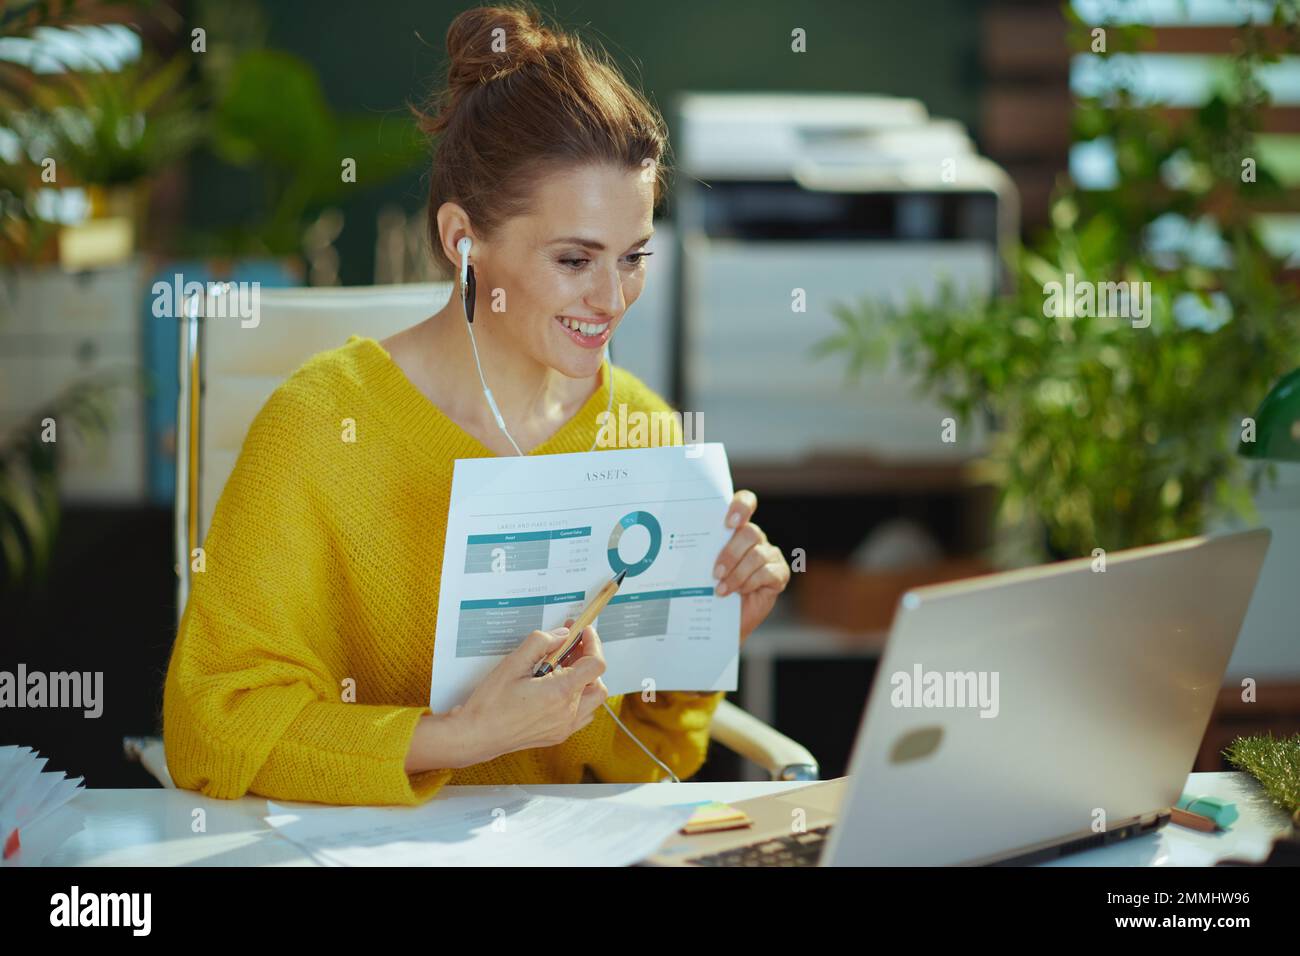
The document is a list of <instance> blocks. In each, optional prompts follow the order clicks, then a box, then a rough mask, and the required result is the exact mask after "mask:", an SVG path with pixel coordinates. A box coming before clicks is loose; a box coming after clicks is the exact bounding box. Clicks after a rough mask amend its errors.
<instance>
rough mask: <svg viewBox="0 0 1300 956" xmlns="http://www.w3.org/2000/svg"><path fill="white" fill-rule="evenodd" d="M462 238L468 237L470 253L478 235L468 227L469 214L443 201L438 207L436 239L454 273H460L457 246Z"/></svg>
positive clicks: (459, 207)
mask: <svg viewBox="0 0 1300 956" xmlns="http://www.w3.org/2000/svg"><path fill="white" fill-rule="evenodd" d="M462 239H469V241H470V243H471V253H470V254H471V255H472V254H473V246H474V245H477V243H478V237H477V236H476V235H474V230H473V229H472V228H471V227H470V222H469V216H468V215H467V214H466V213H465V210H464V209H463V208H462V207H461V206H459V205H458V204H456V203H454V202H445V203H443V204H442V205H441V206H439V207H438V241H439V244H440V245H441V247H442V254H443V256H444V257H445V258H446V260H447V261H448V262H450V263H452V266H453V268H454V269H455V271H456V273H457V274H459V273H460V258H461V257H460V250H459V249H458V248H457V246H458V245H459V244H460V241H461V240H462Z"/></svg>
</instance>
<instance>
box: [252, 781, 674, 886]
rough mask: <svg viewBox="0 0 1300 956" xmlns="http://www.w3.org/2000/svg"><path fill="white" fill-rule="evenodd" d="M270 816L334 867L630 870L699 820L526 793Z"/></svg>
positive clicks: (282, 811) (513, 790) (507, 789)
mask: <svg viewBox="0 0 1300 956" xmlns="http://www.w3.org/2000/svg"><path fill="white" fill-rule="evenodd" d="M266 807H267V813H268V816H267V817H266V822H267V823H268V824H269V825H270V826H272V827H273V828H274V829H275V830H276V832H277V833H279V834H280V835H281V836H283V837H284V838H285V839H287V840H289V841H290V842H292V843H293V844H295V845H296V846H298V847H299V848H301V849H302V850H303V851H304V852H306V853H307V854H308V855H309V856H311V857H312V858H313V859H314V860H315V861H316V862H317V863H320V864H322V865H325V866H627V865H629V864H632V863H636V862H638V861H639V860H643V859H645V858H646V857H648V856H650V855H651V854H652V853H654V852H655V851H656V850H657V849H658V848H659V847H660V846H662V845H663V843H664V841H665V840H667V839H668V838H669V837H670V836H672V835H673V834H674V833H676V832H677V831H678V830H679V829H680V828H681V827H682V826H683V825H684V824H685V823H686V821H687V820H689V819H690V817H691V814H692V813H693V812H694V808H693V807H645V806H633V805H628V804H619V803H611V802H608V801H605V800H579V799H572V798H566V797H550V796H539V795H535V794H530V793H528V792H527V791H526V790H524V789H523V788H521V787H516V786H504V787H490V788H486V789H484V790H481V791H478V792H474V793H468V794H466V793H458V794H454V795H439V796H436V797H434V798H433V799H432V800H430V801H429V802H428V803H426V804H423V805H421V806H419V807H338V808H333V807H330V808H321V809H316V808H314V807H313V808H309V809H297V808H290V807H283V806H280V805H278V804H275V803H272V802H271V801H269V800H268V801H267V804H266Z"/></svg>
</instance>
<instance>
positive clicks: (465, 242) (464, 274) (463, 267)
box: [456, 236, 474, 298]
mask: <svg viewBox="0 0 1300 956" xmlns="http://www.w3.org/2000/svg"><path fill="white" fill-rule="evenodd" d="M472 248H474V240H472V239H471V238H470V237H469V236H461V238H460V240H459V241H458V242H457V243H456V251H457V252H459V253H460V294H461V298H464V297H465V283H466V281H467V280H468V279H469V251H470V249H472Z"/></svg>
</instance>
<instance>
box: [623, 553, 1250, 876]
mask: <svg viewBox="0 0 1300 956" xmlns="http://www.w3.org/2000/svg"><path fill="white" fill-rule="evenodd" d="M1269 538H1270V533H1269V531H1268V530H1267V529H1262V528H1261V529H1256V530H1253V531H1246V532H1242V533H1237V534H1229V535H1220V536H1212V537H1198V538H1191V539H1188V540H1185V541H1176V542H1173V543H1170V544H1164V545H1156V546H1153V547H1147V548H1135V549H1133V550H1130V551H1119V552H1115V553H1113V554H1109V555H1105V556H1104V564H1102V563H1101V557H1099V558H1098V559H1088V558H1084V559H1079V560H1075V561H1064V562H1061V563H1059V564H1052V565H1046V566H1043V567H1038V568H1032V569H1029V570H1023V571H1013V572H1009V573H1006V574H996V575H989V576H987V577H982V578H973V579H970V580H968V581H959V582H955V583H952V584H941V585H936V586H933V587H925V588H918V589H916V590H914V591H910V592H908V593H907V594H906V595H904V596H903V598H902V600H901V602H900V605H899V608H898V613H897V614H896V616H895V618H894V624H893V628H892V630H891V632H890V635H889V641H888V644H887V645H886V647H885V652H884V656H883V658H882V660H881V663H880V667H879V668H878V670H877V672H876V678H875V682H874V685H873V688H872V692H871V696H870V698H869V701H868V706H867V710H866V712H865V714H864V715H863V723H862V726H861V727H859V730H858V735H857V741H856V743H855V745H854V752H853V757H852V760H851V762H850V764H849V772H848V775H847V776H846V777H841V778H839V779H836V780H831V781H827V782H825V783H819V784H810V785H809V786H807V787H803V788H799V789H798V790H794V791H790V792H787V793H783V794H780V795H773V796H767V797H759V798H757V799H753V800H745V801H741V802H740V803H738V804H735V805H736V806H738V807H740V808H741V809H743V810H745V811H746V812H747V813H748V814H749V815H750V817H752V818H753V820H754V825H753V826H752V827H749V828H745V829H740V830H730V831H723V832H720V833H709V834H696V835H692V836H685V835H678V836H676V837H674V838H673V839H672V840H670V841H669V842H668V843H666V844H665V845H664V847H663V848H662V849H661V850H660V852H659V853H657V854H656V855H655V856H654V857H652V858H651V859H650V860H649V861H647V862H649V863H652V864H663V865H671V866H681V865H695V866H731V865H740V866H747V865H748V866H753V865H760V866H764V865H812V864H816V865H821V866H858V865H887V866H898V865H941V864H981V863H996V862H1021V861H1024V862H1029V861H1032V860H1034V859H1038V858H1043V857H1047V856H1054V855H1059V854H1060V853H1063V852H1069V851H1071V850H1075V849H1083V848H1087V847H1090V846H1096V845H1100V844H1102V843H1106V842H1110V841H1112V840H1116V839H1123V838H1125V837H1129V836H1134V835H1138V834H1141V833H1144V832H1148V831H1150V830H1153V829H1155V828H1156V827H1158V826H1160V825H1162V824H1163V823H1164V822H1166V821H1167V820H1168V808H1169V807H1170V806H1172V805H1174V804H1175V803H1176V802H1177V800H1178V797H1179V795H1180V793H1181V790H1182V787H1183V784H1184V783H1185V782H1186V779H1187V774H1188V773H1189V772H1190V771H1191V768H1192V763H1193V761H1194V760H1195V757H1196V753H1197V749H1198V748H1199V746H1200V743H1201V738H1202V736H1203V735H1204V733H1205V728H1206V725H1207V724H1208V722H1209V719H1210V711H1211V709H1212V708H1213V706H1214V702H1215V698H1216V695H1217V694H1218V691H1219V688H1220V686H1221V684H1222V682H1223V676H1224V672H1225V670H1226V669H1227V666H1228V659H1229V658H1230V657H1231V656H1232V650H1233V647H1234V646H1235V644H1236V642H1237V635H1238V633H1239V631H1240V630H1241V624H1242V621H1243V619H1244V618H1245V615H1246V609H1247V607H1248V605H1249V604H1250V598H1251V594H1252V593H1253V592H1254V589H1255V582H1256V580H1257V579H1258V577H1259V571H1260V567H1261V565H1262V564H1263V562H1264V555H1265V552H1266V551H1267V550H1268V544H1269ZM1103 568H1104V570H1102V569H1103ZM759 639H760V640H761V639H762V638H761V636H760V637H759Z"/></svg>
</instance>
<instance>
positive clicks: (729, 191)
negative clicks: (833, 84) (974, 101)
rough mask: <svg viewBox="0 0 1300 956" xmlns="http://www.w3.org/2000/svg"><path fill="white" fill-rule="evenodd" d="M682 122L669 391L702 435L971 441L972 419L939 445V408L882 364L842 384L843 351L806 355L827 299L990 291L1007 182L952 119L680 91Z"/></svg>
mask: <svg viewBox="0 0 1300 956" xmlns="http://www.w3.org/2000/svg"><path fill="white" fill-rule="evenodd" d="M676 125H677V130H678V132H677V138H676V141H677V144H678V148H677V152H678V156H679V160H678V165H677V169H676V170H675V174H674V181H675V186H674V193H673V206H674V220H675V222H674V230H675V234H676V238H677V241H678V245H677V253H678V263H677V266H678V268H677V270H675V271H676V275H677V276H678V277H679V278H678V283H677V289H678V296H679V299H678V302H679V306H680V308H679V311H678V315H679V319H678V327H677V329H676V333H677V339H678V343H679V346H680V347H679V348H678V349H677V350H676V352H675V354H676V356H677V359H676V361H677V365H676V368H675V370H674V371H675V375H676V379H675V382H674V385H675V387H674V388H673V389H672V391H673V393H674V394H675V395H676V397H677V398H678V401H679V403H680V408H681V409H682V410H683V411H690V412H701V413H703V419H702V424H703V439H704V440H706V441H725V442H726V443H727V447H728V451H729V454H730V456H731V457H732V460H733V461H739V462H742V463H752V464H774V465H790V464H797V463H798V462H799V461H801V460H804V459H806V458H807V457H808V456H810V455H818V454H831V455H836V456H841V455H843V456H857V455H863V456H867V457H870V458H874V459H877V460H884V461H886V462H888V461H900V462H901V461H906V462H918V461H933V462H936V463H942V462H953V461H957V460H960V459H962V458H967V457H969V456H971V455H972V454H974V453H976V452H978V451H979V450H980V449H981V447H982V443H983V434H982V432H981V430H980V429H979V427H978V426H976V427H974V428H959V429H958V430H957V440H956V441H955V442H952V443H946V442H943V441H941V440H940V432H941V422H942V420H943V419H944V418H945V417H946V416H947V415H948V414H949V412H948V411H947V410H946V409H942V408H940V407H938V406H936V405H934V404H932V403H930V402H928V401H923V400H921V399H920V398H919V397H918V396H917V395H916V394H915V393H914V391H913V382H912V380H911V379H910V378H908V377H905V376H904V375H903V374H902V373H901V372H900V370H899V369H898V368H896V367H893V366H892V364H891V365H890V366H888V367H886V368H884V369H882V370H880V371H871V372H869V373H868V374H867V376H866V377H865V379H864V380H862V381H859V382H858V383H856V384H849V383H846V381H845V376H844V370H845V368H846V362H845V358H844V357H843V356H842V355H832V356H829V357H826V358H822V359H816V358H814V357H813V356H812V355H811V354H810V351H809V350H810V349H811V348H812V346H813V344H814V343H815V342H817V341H818V340H820V339H823V338H826V337H828V336H830V335H832V334H834V333H835V332H836V331H837V330H838V328H839V326H838V324H837V322H836V321H835V319H834V317H833V315H832V312H831V308H832V306H833V305H834V304H836V303H844V304H855V303H857V302H858V301H859V300H861V299H862V298H863V297H871V298H874V299H878V300H886V301H893V302H896V303H899V304H902V303H904V302H905V301H906V300H907V298H908V297H909V296H910V295H913V294H920V295H930V294H933V293H934V292H935V291H937V289H938V288H939V284H940V281H941V279H943V278H944V277H947V278H948V279H950V280H951V281H952V282H954V283H956V284H957V285H958V286H959V287H963V288H967V289H969V290H970V291H971V292H972V293H976V294H987V293H989V292H991V291H993V290H994V289H995V288H996V287H997V286H998V284H999V282H1000V281H1001V274H1002V259H1001V256H1000V248H1001V246H1002V244H1003V243H1005V242H1007V241H1009V240H1010V239H1011V238H1012V237H1013V236H1014V234H1015V230H1016V228H1017V216H1018V213H1017V211H1016V200H1015V191H1014V187H1013V186H1012V185H1011V183H1010V181H1009V179H1008V178H1007V176H1006V175H1005V173H1003V171H1002V170H1001V169H999V168H998V167H997V166H996V165H995V164H993V163H992V162H990V161H988V160H987V159H984V158H982V157H980V156H978V155H977V154H976V152H975V149H974V147H973V146H972V144H971V141H970V139H969V137H968V136H967V135H966V132H965V130H964V129H963V128H962V127H961V126H960V124H958V123H956V122H954V121H951V120H939V119H932V118H930V117H929V115H928V114H927V112H926V110H925V107H924V106H923V105H922V104H921V103H920V102H918V101H916V100H910V99H897V98H886V97H875V96H856V95H790V94H775V95H773V94H694V93H692V94H685V95H683V96H682V97H681V98H680V99H679V101H678V103H677V124H676ZM797 290H802V295H803V297H804V300H805V303H804V305H805V311H802V312H799V311H795V310H794V308H793V306H792V304H793V303H794V302H795V301H796V299H797V296H798V295H799V293H798V291H797Z"/></svg>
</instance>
